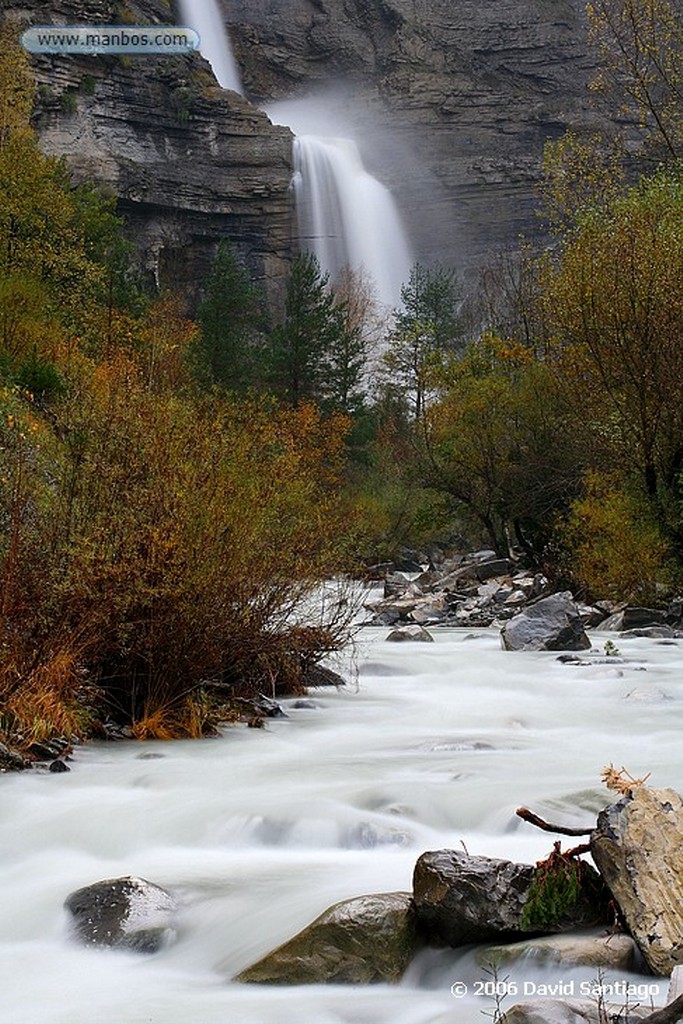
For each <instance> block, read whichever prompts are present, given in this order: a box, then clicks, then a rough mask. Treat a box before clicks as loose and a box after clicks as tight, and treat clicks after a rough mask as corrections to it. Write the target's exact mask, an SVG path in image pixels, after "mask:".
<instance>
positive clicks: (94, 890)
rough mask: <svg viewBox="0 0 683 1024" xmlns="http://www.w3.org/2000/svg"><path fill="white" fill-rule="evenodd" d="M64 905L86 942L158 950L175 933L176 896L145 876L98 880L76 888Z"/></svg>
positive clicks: (78, 936) (139, 950)
mask: <svg viewBox="0 0 683 1024" xmlns="http://www.w3.org/2000/svg"><path fill="white" fill-rule="evenodd" d="M64 906H65V907H66V909H67V910H68V911H69V913H70V915H71V926H72V930H73V933H74V935H75V937H76V938H77V939H78V940H79V941H80V942H81V943H83V945H86V946H110V947H115V948H117V949H134V950H137V951H138V952H141V953H155V952H156V951H157V950H158V949H161V948H162V947H163V946H166V945H168V943H169V942H170V941H171V940H172V939H173V938H174V936H175V927H174V922H175V917H176V914H177V911H178V906H177V903H176V901H175V899H174V898H173V896H171V894H170V893H168V892H166V890H165V889H162V888H161V887H160V886H158V885H154V884H153V883H152V882H147V881H146V880H145V879H144V878H130V877H128V878H110V879H107V880H105V881H102V882H95V883H94V884H93V885H87V886H85V887H84V888H83V889H77V890H76V892H72V893H71V895H70V896H68V897H67V899H66V901H65V903H64Z"/></svg>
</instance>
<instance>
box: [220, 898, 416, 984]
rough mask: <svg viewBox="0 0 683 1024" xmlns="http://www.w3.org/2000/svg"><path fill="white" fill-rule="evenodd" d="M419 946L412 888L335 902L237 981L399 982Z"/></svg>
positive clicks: (288, 982)
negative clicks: (407, 890) (411, 893)
mask: <svg viewBox="0 0 683 1024" xmlns="http://www.w3.org/2000/svg"><path fill="white" fill-rule="evenodd" d="M415 949H416V928H415V918H414V913H413V908H412V901H411V898H410V894H409V893H404V892H393V893H380V894H377V895H370V896H358V897H356V898H355V899H350V900H344V901H343V902H342V903H337V904H335V905H334V906H333V907H330V909H329V910H326V911H325V913H324V914H321V916H320V917H318V918H317V919H316V920H315V921H313V923H312V924H310V925H309V926H308V927H307V928H304V930H303V931H301V932H299V934H298V935H295V936H294V938H293V939H290V940H289V942H286V943H285V944H284V945H282V946H280V947H279V948H278V949H276V950H274V951H273V952H272V953H268V954H267V956H265V957H263V959H262V960H259V961H258V963H255V964H253V965H252V966H251V967H247V969H246V970H244V971H242V973H241V974H239V975H238V977H237V981H241V982H255V983H258V984H266V985H315V984H321V983H332V984H347V985H369V984H372V983H374V982H397V981H399V980H400V979H401V977H402V975H403V973H404V971H405V969H406V968H407V966H408V964H409V963H410V960H411V959H412V957H413V954H414V953H415Z"/></svg>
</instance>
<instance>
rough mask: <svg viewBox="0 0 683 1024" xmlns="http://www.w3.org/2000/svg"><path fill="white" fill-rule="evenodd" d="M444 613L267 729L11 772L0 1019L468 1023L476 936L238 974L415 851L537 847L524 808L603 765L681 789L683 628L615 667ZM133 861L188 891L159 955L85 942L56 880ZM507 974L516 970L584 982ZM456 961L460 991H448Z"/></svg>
mask: <svg viewBox="0 0 683 1024" xmlns="http://www.w3.org/2000/svg"><path fill="white" fill-rule="evenodd" d="M434 633H435V638H436V642H435V643H434V644H433V645H424V644H412V645H411V644H409V645H405V644H404V645H398V644H390V643H386V642H385V641H384V636H385V635H386V630H365V631H364V633H363V634H362V637H361V647H360V650H359V652H358V654H357V657H356V663H357V665H358V667H359V669H360V671H359V675H358V680H357V684H355V685H354V684H352V685H350V686H349V687H348V688H347V689H346V690H344V691H339V692H337V691H334V690H320V691H316V692H315V693H314V694H313V695H312V701H313V704H314V706H313V707H300V708H297V707H296V706H295V704H296V702H295V701H291V702H288V711H289V717H288V718H287V719H283V720H272V721H270V722H269V723H268V726H267V728H266V729H265V730H249V729H246V728H244V727H231V728H228V729H226V731H225V733H224V735H223V736H222V737H220V738H216V739H212V740H206V741H202V742H199V741H195V742H176V743H170V744H163V743H148V744H134V743H121V744H111V745H105V744H95V745H93V746H90V747H87V748H84V749H81V750H79V751H78V752H77V754H76V756H75V758H74V762H73V770H72V772H71V773H70V774H65V775H50V774H47V773H45V774H43V773H37V772H34V773H30V774H24V775H17V776H5V777H0V821H2V832H1V833H0V864H1V867H2V870H1V872H0V905H1V906H2V911H3V912H2V914H1V915H0V965H2V967H1V970H0V975H1V976H2V989H1V992H0V1021H1V1022H2V1024H36V1022H40V1024H195V1022H197V1024H226V1022H236V1024H285V1022H287V1021H296V1022H297V1024H447V1022H463V1024H474V1022H476V1021H481V1020H482V1019H483V1018H482V1016H481V1011H482V1010H487V1009H491V1001H490V1000H485V999H481V998H475V996H474V994H473V991H474V986H475V984H476V982H477V981H478V980H481V979H482V972H481V968H477V967H476V964H475V961H474V958H473V955H472V953H458V952H455V951H449V952H433V953H431V954H426V955H422V956H421V957H420V958H419V959H418V961H417V962H416V964H415V965H414V966H413V967H412V968H411V970H410V971H409V973H408V976H407V977H406V979H405V980H404V982H403V983H402V984H401V985H400V986H397V987H389V986H384V985H379V986H373V987H349V988H344V987H338V986H331V987H325V986H313V987H296V988H279V987H275V988H271V987H267V986H263V987H262V986H240V985H237V984H235V983H233V982H231V980H230V979H231V978H232V977H233V976H234V975H235V974H236V973H237V972H238V971H239V970H241V969H242V968H243V967H245V966H246V965H248V964H249V963H251V962H253V961H254V960H255V959H256V958H258V957H260V956H261V955H262V954H264V953H265V952H266V951H267V950H269V949H271V948H273V947H274V946H276V945H277V944H279V943H280V942H282V941H283V940H285V939H286V938H288V937H289V936H291V935H293V934H294V933H295V932H296V931H297V930H299V929H300V928H301V927H302V926H304V925H305V924H307V923H308V922H309V921H311V920H312V919H313V918H314V917H315V916H316V915H318V914H319V913H320V912H321V911H322V910H324V909H325V908H326V907H327V906H328V905H330V904H331V903H333V902H335V901H336V900H339V899H342V898H346V897H351V896H355V895H359V894H361V893H368V892H382V891H392V890H409V889H410V887H411V876H412V870H413V866H414V863H415V860H416V859H417V857H418V856H419V854H420V853H422V852H423V851H424V850H427V849H440V848H444V847H451V848H458V849H461V848H462V846H461V844H462V843H464V844H465V846H466V847H467V850H468V851H469V852H470V853H471V854H485V855H491V856H500V857H509V858H512V859H516V860H524V861H528V862H533V861H535V860H537V859H539V858H541V857H542V856H544V855H546V854H547V853H548V852H549V849H550V847H551V845H552V841H553V837H552V836H548V835H545V834H543V833H541V832H539V831H537V830H536V829H534V828H532V827H531V826H529V825H526V824H524V823H522V822H521V821H520V820H519V819H517V818H516V817H515V813H514V811H515V808H516V807H517V806H519V805H520V804H526V805H528V806H530V807H532V808H533V809H534V810H536V811H537V812H538V813H540V814H542V815H544V816H546V817H548V818H550V819H554V820H559V821H562V822H564V823H566V824H569V825H580V824H588V825H590V824H592V823H593V821H594V818H595V814H596V812H597V811H598V810H599V809H600V808H601V807H602V806H604V805H605V804H606V803H608V802H610V799H609V797H610V795H609V794H608V793H607V792H606V791H605V790H604V789H603V788H602V787H601V785H600V783H599V775H600V771H601V769H602V768H603V766H604V765H605V764H607V763H609V762H614V764H615V765H616V766H618V767H620V766H621V765H622V764H623V765H626V767H627V768H628V769H629V770H630V771H631V772H632V773H634V774H645V773H646V772H647V771H651V772H652V783H653V784H654V785H658V786H668V785H670V786H673V787H674V788H678V789H679V790H680V789H681V788H683V748H682V747H681V743H680V734H679V730H678V728H677V722H676V719H677V717H678V716H677V714H676V712H677V709H678V707H679V706H680V700H681V697H682V696H683V678H682V673H681V670H682V669H683V648H682V647H681V646H680V645H677V646H665V645H660V644H657V643H656V642H653V641H647V640H626V641H623V642H621V641H620V646H621V647H622V650H623V652H624V655H625V656H626V657H627V659H628V660H627V661H626V662H625V663H624V664H619V665H615V664H594V665H589V666H565V665H561V664H559V663H558V662H557V660H556V656H555V655H553V654H511V653H507V652H504V651H502V650H501V649H500V645H499V639H498V636H497V634H496V632H495V631H477V632H476V633H474V634H467V633H464V632H458V631H450V630H443V631H438V630H435V631H434ZM603 639H604V638H603ZM601 642H602V641H601V640H598V641H596V645H597V644H601ZM598 650H599V647H598ZM643 669H645V670H646V671H643ZM634 691H635V693H634ZM629 693H630V694H631V697H630V698H628V699H626V695H627V694H629ZM662 694H665V695H667V696H668V697H669V698H671V699H668V700H667V699H664V698H663V696H662ZM570 842H571V841H570ZM128 874H133V875H141V876H142V877H145V878H148V879H149V880H151V881H153V882H156V883H158V884H160V885H162V886H165V887H167V888H169V889H170V890H172V891H173V892H174V893H176V894H177V895H179V896H180V898H181V900H182V905H183V911H182V916H181V927H180V934H179V939H178V941H177V942H176V944H175V945H173V946H171V947H169V948H167V949H165V950H163V951H161V952H159V953H157V954H155V955H153V956H143V955H136V954H134V953H122V952H112V951H98V950H93V949H84V948H80V947H79V946H78V945H76V944H75V943H74V942H73V941H72V940H71V939H70V937H69V935H68V931H67V922H66V919H65V912H64V911H63V909H62V904H63V901H64V898H65V897H66V896H67V895H68V894H69V893H70V892H72V891H73V890H74V889H77V888H79V887H81V886H83V885H87V884H89V883H91V882H95V881H97V880H98V879H104V878H112V877H116V876H120V875H128ZM515 970H516V971H517V974H514V973H513V977H516V978H517V979H518V980H519V982H520V984H521V983H522V982H523V981H527V982H528V981H529V979H540V980H541V981H545V982H548V981H552V980H553V978H555V979H557V977H561V978H562V979H563V980H564V981H566V980H568V979H570V978H573V977H576V978H584V979H586V978H587V979H588V980H593V981H594V980H595V972H591V971H590V970H588V969H585V970H577V971H574V972H568V971H567V970H564V971H563V972H562V973H561V975H558V973H557V971H555V972H553V970H552V969H550V968H546V969H541V968H539V967H538V966H534V965H533V964H526V965H525V964H522V965H521V966H520V967H519V968H515ZM520 972H521V973H520ZM635 980H636V981H642V980H643V979H638V978H636V979H635ZM456 981H464V982H465V983H466V984H468V985H469V987H470V994H469V995H468V996H467V997H466V998H464V999H462V1000H458V1001H456V1000H454V998H453V996H451V994H450V986H451V985H452V984H453V983H454V982H456ZM650 981H652V979H650ZM665 987H666V984H665V982H662V985H661V995H662V999H663V998H664V992H665Z"/></svg>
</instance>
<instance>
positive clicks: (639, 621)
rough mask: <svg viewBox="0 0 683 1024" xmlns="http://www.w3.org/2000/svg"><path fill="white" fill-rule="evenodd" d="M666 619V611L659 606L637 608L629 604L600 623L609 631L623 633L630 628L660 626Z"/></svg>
mask: <svg viewBox="0 0 683 1024" xmlns="http://www.w3.org/2000/svg"><path fill="white" fill-rule="evenodd" d="M665 621H666V612H663V611H661V610H660V609H658V608H635V607H632V606H631V605H629V606H628V607H626V608H621V609H620V610H619V611H617V612H614V613H613V614H612V615H610V616H609V618H607V619H605V621H604V622H602V623H601V624H600V629H601V630H604V631H606V632H608V633H621V632H622V631H625V630H630V629H642V628H643V627H645V626H660V625H662V624H663V623H664V622H665Z"/></svg>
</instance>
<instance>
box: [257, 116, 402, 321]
mask: <svg viewBox="0 0 683 1024" xmlns="http://www.w3.org/2000/svg"><path fill="white" fill-rule="evenodd" d="M267 114H268V116H269V117H270V118H271V120H272V121H273V122H274V123H275V124H282V125H286V126H287V127H289V128H291V129H292V131H294V132H295V133H296V140H295V143H294V181H293V185H294V194H295V200H296V213H297V224H298V232H299V243H300V245H301V247H302V248H303V249H306V250H308V251H309V252H313V253H315V255H316V256H317V257H318V260H319V262H320V266H321V268H322V270H323V271H324V272H325V273H327V274H329V275H330V280H331V281H332V282H334V281H335V279H336V278H337V277H338V275H339V272H340V271H341V270H342V269H343V268H344V267H350V268H351V269H352V270H353V271H355V272H356V273H363V272H365V273H367V274H368V275H369V276H370V279H371V281H372V282H373V284H374V286H375V291H376V297H377V300H378V301H379V302H380V303H381V304H382V305H383V306H388V307H395V306H397V305H398V304H399V301H400V298H401V285H402V284H405V283H406V282H407V281H408V278H409V276H410V268H411V266H412V262H413V260H412V254H411V251H410V243H409V241H408V237H407V234H406V231H405V228H404V226H403V222H402V219H401V215H400V212H399V209H398V206H397V205H396V201H395V199H394V197H393V195H392V194H391V192H390V190H389V189H388V188H387V187H386V185H383V184H382V182H380V181H379V180H378V179H377V178H376V177H374V176H373V175H372V174H370V173H369V171H368V170H367V169H366V167H365V166H364V164H363V160H362V158H361V154H360V151H359V149H358V145H357V143H356V142H355V141H354V140H353V139H352V138H348V137H345V136H341V135H337V134H334V135H333V134H331V132H332V131H333V124H332V121H333V115H332V114H331V111H330V109H329V104H328V103H327V102H326V101H325V100H320V99H315V98H309V99H305V100H294V101H284V102H281V103H275V104H273V105H271V106H270V107H268V109H267Z"/></svg>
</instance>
